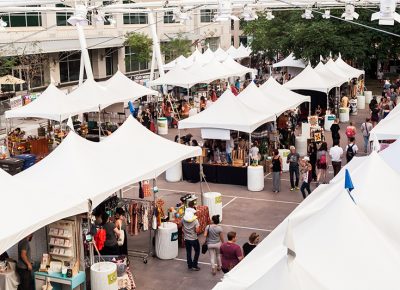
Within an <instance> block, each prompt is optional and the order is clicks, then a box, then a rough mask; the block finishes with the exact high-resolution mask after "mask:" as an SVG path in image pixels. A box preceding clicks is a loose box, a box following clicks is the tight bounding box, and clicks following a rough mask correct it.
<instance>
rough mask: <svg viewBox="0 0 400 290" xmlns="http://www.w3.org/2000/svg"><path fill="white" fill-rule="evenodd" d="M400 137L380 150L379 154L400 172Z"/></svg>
mask: <svg viewBox="0 0 400 290" xmlns="http://www.w3.org/2000/svg"><path fill="white" fill-rule="evenodd" d="M399 152H400V139H398V140H397V141H396V142H394V143H392V144H390V145H389V147H388V148H386V149H384V150H382V151H380V152H379V155H380V156H381V157H382V159H383V160H385V161H386V163H387V164H389V166H390V167H391V168H392V169H393V170H395V171H396V172H398V173H399V174H400V155H399Z"/></svg>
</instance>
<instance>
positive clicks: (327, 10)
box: [322, 9, 331, 19]
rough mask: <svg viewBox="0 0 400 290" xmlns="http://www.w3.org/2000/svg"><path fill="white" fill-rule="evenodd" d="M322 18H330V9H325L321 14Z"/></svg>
mask: <svg viewBox="0 0 400 290" xmlns="http://www.w3.org/2000/svg"><path fill="white" fill-rule="evenodd" d="M322 18H324V19H329V18H331V10H330V9H325V13H324V14H322Z"/></svg>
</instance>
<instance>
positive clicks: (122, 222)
mask: <svg viewBox="0 0 400 290" xmlns="http://www.w3.org/2000/svg"><path fill="white" fill-rule="evenodd" d="M114 217H115V226H116V227H117V228H118V229H119V230H120V235H119V237H118V241H117V242H118V247H119V254H120V255H125V256H127V255H128V239H127V235H126V219H125V211H124V210H123V208H122V207H117V208H116V209H115V216H114Z"/></svg>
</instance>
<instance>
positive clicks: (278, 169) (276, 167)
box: [271, 149, 283, 193]
mask: <svg viewBox="0 0 400 290" xmlns="http://www.w3.org/2000/svg"><path fill="white" fill-rule="evenodd" d="M282 167H283V166H282V158H281V156H279V151H278V149H275V150H274V157H272V162H271V169H272V191H273V192H276V193H278V192H280V191H281V175H282Z"/></svg>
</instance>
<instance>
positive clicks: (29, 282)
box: [17, 268, 33, 290]
mask: <svg viewBox="0 0 400 290" xmlns="http://www.w3.org/2000/svg"><path fill="white" fill-rule="evenodd" d="M17 273H18V275H19V280H20V283H19V285H18V290H33V279H32V271H29V270H28V269H20V268H17Z"/></svg>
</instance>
